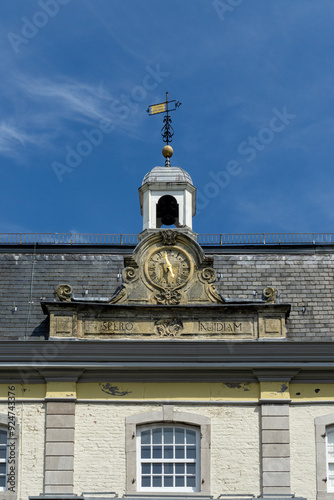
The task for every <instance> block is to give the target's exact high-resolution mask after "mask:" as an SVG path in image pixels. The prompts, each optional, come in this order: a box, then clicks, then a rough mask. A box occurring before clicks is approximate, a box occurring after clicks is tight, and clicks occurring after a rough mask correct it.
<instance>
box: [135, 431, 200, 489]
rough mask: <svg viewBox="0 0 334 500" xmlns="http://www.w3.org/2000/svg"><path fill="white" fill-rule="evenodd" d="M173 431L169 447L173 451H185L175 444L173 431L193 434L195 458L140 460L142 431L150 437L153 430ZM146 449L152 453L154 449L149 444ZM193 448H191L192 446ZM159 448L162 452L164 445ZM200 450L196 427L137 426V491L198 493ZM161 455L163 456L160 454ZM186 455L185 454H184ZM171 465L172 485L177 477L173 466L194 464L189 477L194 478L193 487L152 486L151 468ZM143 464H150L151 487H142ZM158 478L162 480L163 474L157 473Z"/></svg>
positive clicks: (198, 434)
mask: <svg viewBox="0 0 334 500" xmlns="http://www.w3.org/2000/svg"><path fill="white" fill-rule="evenodd" d="M160 428H161V429H167V428H168V429H173V437H174V439H173V444H172V445H171V446H173V450H175V448H176V447H177V446H182V447H183V448H184V450H185V451H186V444H182V445H177V444H176V443H175V429H183V430H184V431H187V430H190V431H193V432H194V433H195V446H194V449H195V450H196V458H194V459H193V458H186V456H185V458H179V459H177V458H175V457H174V458H164V457H163V456H162V458H161V459H160V458H153V457H151V458H147V459H145V458H142V457H141V433H142V432H143V431H150V434H151V435H152V431H153V430H154V429H160ZM156 446H160V445H156ZM166 446H169V445H166ZM148 447H150V448H151V449H152V451H153V447H154V444H153V443H152V442H151V444H150V445H148ZM192 447H193V446H192ZM161 448H162V451H164V444H161ZM200 450H201V447H200V430H199V428H198V427H194V426H189V425H182V424H165V423H163V422H161V423H155V424H151V425H143V426H138V427H137V485H138V491H146V492H158V491H160V492H175V493H182V492H189V493H190V492H191V493H192V492H197V491H200V480H201V479H200V478H201V472H200V456H201V455H200ZM162 455H163V454H162ZM185 455H186V454H185ZM165 463H167V464H173V466H174V467H173V469H174V471H173V473H172V474H171V475H169V476H170V477H173V483H175V479H176V476H177V475H178V474H177V473H176V472H175V465H176V464H184V465H185V468H186V467H187V464H194V465H195V474H194V475H193V474H192V475H191V476H194V477H195V486H187V485H186V484H185V485H184V486H164V485H163V484H162V486H153V485H152V481H153V476H154V472H153V467H154V465H155V464H162V466H163V464H165ZM144 464H151V471H150V474H148V476H150V477H151V486H142V476H143V475H145V474H142V465H144ZM181 475H182V476H184V478H185V479H186V474H181ZM157 476H158V477H160V476H161V478H162V479H163V473H161V474H160V473H158V474H157Z"/></svg>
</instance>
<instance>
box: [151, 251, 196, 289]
mask: <svg viewBox="0 0 334 500" xmlns="http://www.w3.org/2000/svg"><path fill="white" fill-rule="evenodd" d="M191 268H192V265H191V262H190V259H189V257H188V256H187V255H186V254H185V253H184V252H183V251H182V250H181V249H178V248H175V247H162V248H160V249H159V250H155V251H154V252H153V253H152V254H151V255H150V256H149V258H148V261H147V268H146V272H147V276H148V278H149V279H150V281H151V282H153V283H154V284H155V285H157V286H159V287H161V288H178V287H180V286H183V285H185V284H186V282H187V281H188V279H189V277H190V273H191Z"/></svg>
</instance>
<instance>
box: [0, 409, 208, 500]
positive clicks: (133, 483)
mask: <svg viewBox="0 0 334 500" xmlns="http://www.w3.org/2000/svg"><path fill="white" fill-rule="evenodd" d="M145 425H147V426H150V427H151V426H153V425H158V426H160V427H161V426H165V425H173V426H174V427H181V426H183V425H184V426H189V428H196V429H198V430H199V447H200V448H199V453H200V455H199V457H198V458H199V462H198V463H199V469H198V471H199V478H198V483H197V484H196V487H197V491H191V492H187V491H185V490H184V489H182V491H181V492H177V491H176V489H175V488H172V489H170V491H167V490H166V489H165V490H163V489H160V488H159V492H160V494H161V495H164V494H165V493H166V494H168V495H170V494H171V493H173V492H174V493H176V494H178V495H180V494H185V495H192V496H198V497H208V496H210V495H211V486H210V477H211V473H210V463H211V450H210V448H211V420H210V418H209V417H207V416H204V415H201V414H198V413H188V412H184V411H182V409H181V408H177V407H174V405H172V404H168V405H157V406H156V409H155V410H154V411H149V412H143V413H136V414H130V415H128V416H127V417H126V419H125V453H126V496H129V497H131V496H140V495H142V496H143V497H147V495H148V494H149V493H150V492H151V493H152V494H153V495H154V494H156V493H157V492H154V491H153V490H152V488H150V489H148V491H143V490H142V489H141V488H140V487H141V484H140V483H138V472H137V468H138V455H137V429H138V428H139V427H143V426H145ZM0 500H1V499H0Z"/></svg>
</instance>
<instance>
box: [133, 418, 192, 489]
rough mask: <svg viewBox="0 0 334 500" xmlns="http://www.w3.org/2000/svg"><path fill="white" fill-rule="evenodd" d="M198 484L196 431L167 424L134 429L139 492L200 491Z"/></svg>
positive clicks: (184, 426) (187, 427) (189, 427)
mask: <svg viewBox="0 0 334 500" xmlns="http://www.w3.org/2000/svg"><path fill="white" fill-rule="evenodd" d="M199 483H200V432H199V428H196V427H193V426H186V425H167V424H154V425H150V426H141V427H138V428H137V484H138V486H139V488H138V489H139V491H174V492H178V491H179V492H191V491H199V490H200V484H199Z"/></svg>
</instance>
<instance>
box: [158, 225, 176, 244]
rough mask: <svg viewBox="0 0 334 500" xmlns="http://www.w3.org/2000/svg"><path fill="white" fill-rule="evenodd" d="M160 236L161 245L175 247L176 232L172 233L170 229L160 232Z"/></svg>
mask: <svg viewBox="0 0 334 500" xmlns="http://www.w3.org/2000/svg"><path fill="white" fill-rule="evenodd" d="M160 234H161V241H162V244H163V245H175V243H176V240H177V237H178V233H177V231H173V230H172V229H166V230H165V231H161V233H160Z"/></svg>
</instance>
